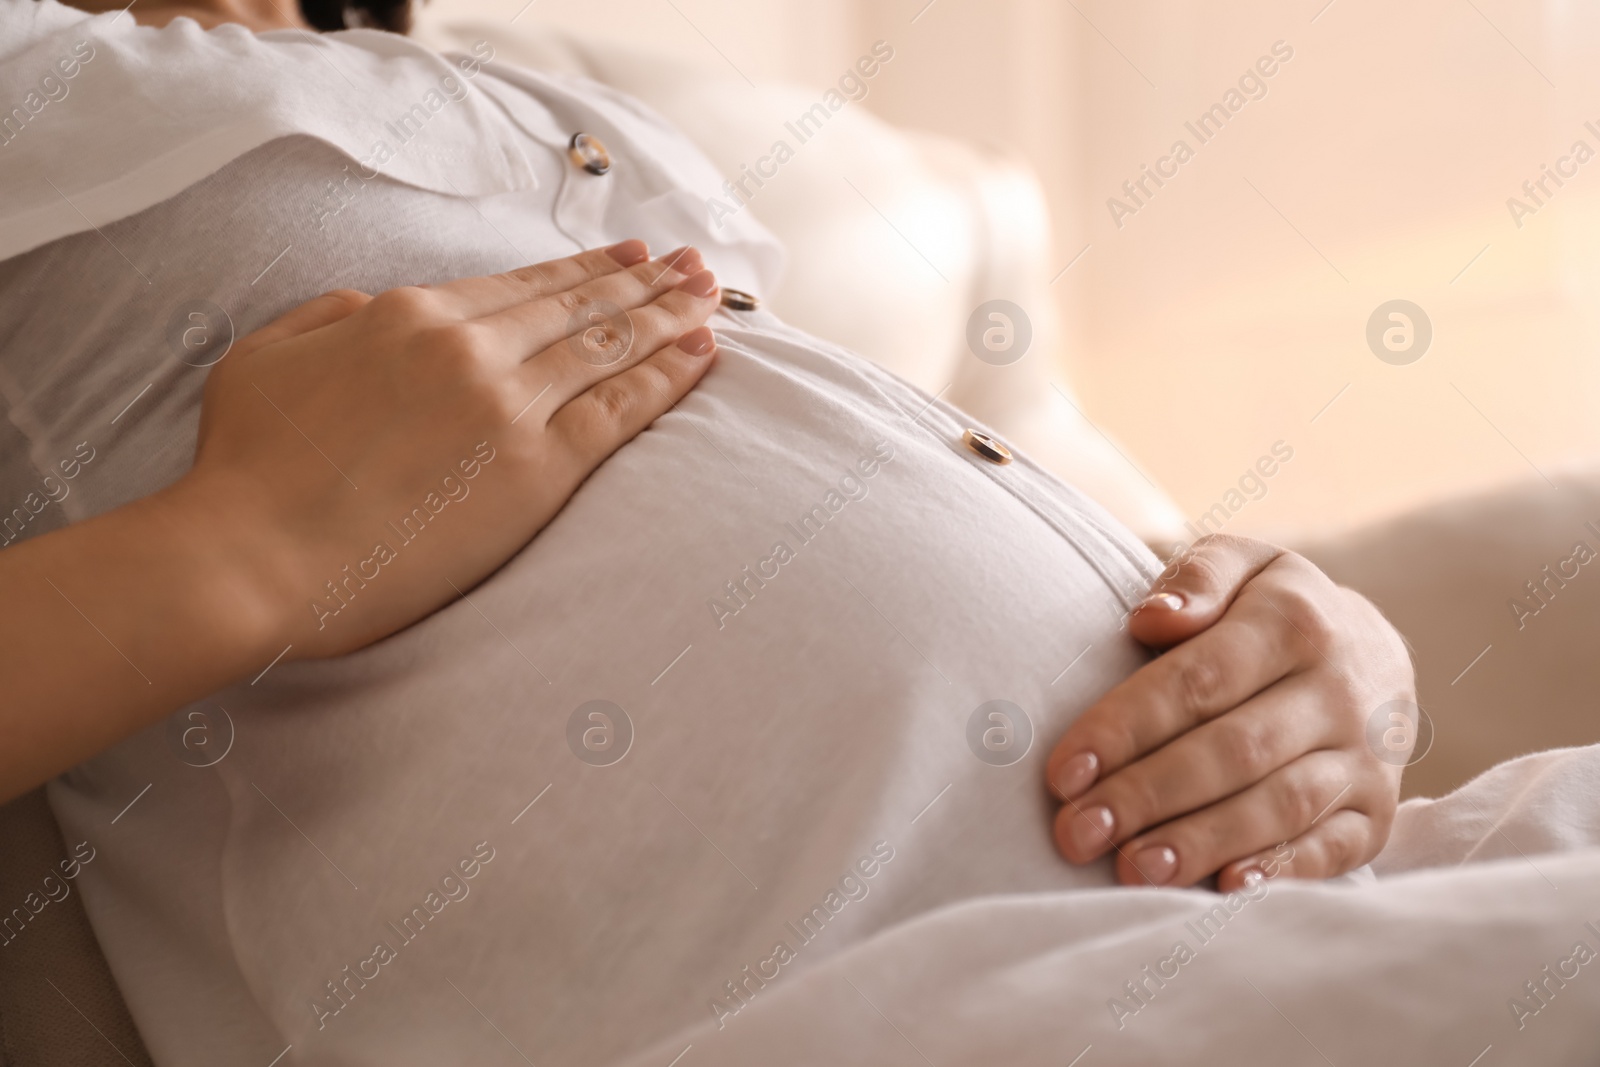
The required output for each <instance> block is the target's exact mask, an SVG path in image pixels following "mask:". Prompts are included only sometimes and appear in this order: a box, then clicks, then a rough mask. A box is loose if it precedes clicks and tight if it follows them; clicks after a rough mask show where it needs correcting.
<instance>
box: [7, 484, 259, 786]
mask: <svg viewBox="0 0 1600 1067" xmlns="http://www.w3.org/2000/svg"><path fill="white" fill-rule="evenodd" d="M205 516H206V509H205V507H204V506H203V505H202V501H201V499H200V494H198V493H197V492H196V491H195V489H194V488H193V487H192V486H191V485H189V484H187V483H184V482H180V483H178V484H177V485H175V486H173V487H171V488H169V489H167V490H164V491H162V492H161V493H158V494H156V495H154V496H151V497H147V498H145V499H142V500H138V501H135V502H134V503H132V504H129V505H127V506H125V507H122V508H118V509H117V510H115V511H112V512H108V513H107V514H104V515H101V516H98V517H96V518H94V519H90V520H88V521H86V522H82V523H77V524H75V525H72V526H69V527H67V528H66V529H63V530H59V531H56V532H55V533H51V534H46V535H44V536H42V537H37V538H34V539H32V540H29V541H26V542H23V543H21V544H19V545H16V546H14V547H12V548H9V549H6V550H4V551H3V552H0V590H3V591H4V592H3V602H4V605H5V610H4V612H0V691H3V692H4V693H5V698H4V700H3V702H0V800H3V799H9V798H11V797H14V796H16V795H18V794H20V793H23V792H25V791H27V790H28V789H30V788H32V787H33V786H35V785H38V784H39V783H40V782H43V781H45V780H47V779H48V778H50V777H51V776H53V775H55V774H58V773H60V772H61V771H63V770H65V769H67V768H68V767H71V766H73V765H74V764H76V763H78V762H80V761H82V760H84V759H87V758H88V757H90V756H92V755H94V754H95V753H97V752H100V751H101V750H103V749H105V748H107V747H108V746H110V745H113V744H115V743H116V742H118V741H120V740H122V739H123V738H125V737H127V736H128V735H130V734H132V733H134V732H136V731H138V730H140V729H142V728H143V727H145V726H147V725H149V724H150V723H152V722H155V721H156V720H158V719H160V718H161V717H162V716H163V715H165V714H167V713H169V712H172V711H174V710H175V709H177V708H180V707H182V706H183V705H185V704H187V703H189V702H191V701H194V700H197V699H199V698H201V697H203V696H205V695H206V694H207V693H210V692H214V691H215V690H217V689H219V688H221V687H223V686H224V685H227V684H228V683H230V682H232V681H235V680H237V679H239V678H241V677H244V676H246V675H247V674H248V673H249V672H251V671H252V670H256V671H259V670H260V669H261V668H262V667H264V666H266V664H267V663H269V662H271V660H272V658H273V657H274V656H275V655H277V654H278V653H279V652H280V651H282V648H281V646H280V647H276V648H275V647H272V646H273V643H274V633H275V624H274V619H273V612H272V610H271V609H270V607H269V605H268V603H267V600H266V598H265V597H264V596H263V595H261V593H260V591H259V590H258V589H257V588H255V587H254V586H253V584H252V583H251V582H250V581H249V580H247V579H246V577H245V576H246V575H248V574H250V573H252V566H251V564H252V562H254V563H255V564H258V565H259V564H260V563H261V562H262V561H260V560H256V561H251V560H249V559H240V558H239V557H240V556H241V555H245V556H248V555H249V554H250V551H251V550H250V549H249V548H247V547H246V546H244V545H242V544H239V543H238V542H237V540H231V541H229V542H227V543H218V541H217V539H216V530H217V527H216V526H215V525H213V524H212V523H210V522H206V521H205Z"/></svg>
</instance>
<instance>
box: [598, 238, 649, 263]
mask: <svg viewBox="0 0 1600 1067" xmlns="http://www.w3.org/2000/svg"><path fill="white" fill-rule="evenodd" d="M606 255H608V256H610V257H611V258H612V259H614V260H616V261H617V262H618V263H621V264H622V265H623V266H624V267H633V266H637V265H638V264H640V263H643V262H644V261H645V260H647V259H649V258H650V246H649V245H647V244H645V243H644V242H643V241H638V240H633V241H623V242H621V243H620V244H614V245H612V246H611V247H610V248H608V249H606Z"/></svg>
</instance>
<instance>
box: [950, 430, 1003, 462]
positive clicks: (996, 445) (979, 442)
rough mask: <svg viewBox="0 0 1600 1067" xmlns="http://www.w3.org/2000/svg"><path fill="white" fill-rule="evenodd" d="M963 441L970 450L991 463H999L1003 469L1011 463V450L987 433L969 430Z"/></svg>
mask: <svg viewBox="0 0 1600 1067" xmlns="http://www.w3.org/2000/svg"><path fill="white" fill-rule="evenodd" d="M961 440H962V441H964V442H966V445H967V447H968V448H970V449H972V450H973V451H974V452H976V453H977V454H978V455H980V456H982V457H983V458H984V459H986V460H988V461H989V462H990V463H998V464H999V465H1000V466H1002V467H1003V466H1005V465H1006V464H1007V463H1010V462H1011V449H1009V448H1007V447H1006V446H1005V445H1003V444H1001V443H1000V442H999V441H996V440H995V439H994V438H992V437H990V436H989V435H988V434H986V433H982V432H981V431H978V430H968V431H967V432H965V433H963V434H962V435H961Z"/></svg>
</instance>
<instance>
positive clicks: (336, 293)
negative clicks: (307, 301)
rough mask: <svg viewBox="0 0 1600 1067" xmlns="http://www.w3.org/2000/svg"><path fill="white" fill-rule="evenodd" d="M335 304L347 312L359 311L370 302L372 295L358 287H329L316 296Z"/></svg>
mask: <svg viewBox="0 0 1600 1067" xmlns="http://www.w3.org/2000/svg"><path fill="white" fill-rule="evenodd" d="M317 299H318V300H326V301H329V302H330V303H333V304H337V305H339V306H341V307H343V308H344V309H345V311H347V312H354V311H360V310H361V309H362V308H364V307H366V306H367V305H368V304H370V303H372V297H370V296H368V295H367V294H366V293H363V292H361V291H360V290H359V289H330V290H328V291H327V292H326V293H323V294H322V295H321V296H319V297H318V298H317Z"/></svg>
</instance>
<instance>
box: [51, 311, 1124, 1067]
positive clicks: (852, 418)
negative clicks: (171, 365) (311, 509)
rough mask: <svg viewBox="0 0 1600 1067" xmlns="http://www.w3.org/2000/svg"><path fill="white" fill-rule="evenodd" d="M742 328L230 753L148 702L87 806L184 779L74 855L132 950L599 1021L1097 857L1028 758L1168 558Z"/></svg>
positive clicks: (235, 696)
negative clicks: (1084, 847)
mask: <svg viewBox="0 0 1600 1067" xmlns="http://www.w3.org/2000/svg"><path fill="white" fill-rule="evenodd" d="M723 338H724V341H725V345H726V347H725V350H724V353H723V357H722V361H721V364H720V365H719V367H718V368H717V369H716V370H715V371H714V372H713V374H712V376H711V377H710V378H709V379H708V380H707V382H706V384H705V385H704V386H703V387H702V388H701V389H700V390H699V391H697V392H696V393H695V394H693V395H692V396H691V397H690V398H688V399H687V400H686V401H685V402H684V403H682V404H681V405H680V406H679V408H678V409H677V410H676V411H674V412H673V413H671V414H669V415H668V416H666V417H664V418H663V419H662V420H660V421H659V422H658V423H657V425H656V426H655V427H653V428H652V429H651V430H650V431H648V432H647V433H646V434H644V435H643V436H642V437H641V438H639V439H638V440H637V441H636V442H634V443H633V444H631V445H629V446H628V447H627V448H625V449H624V450H623V451H621V452H620V453H618V455H617V456H616V457H614V458H613V460H612V461H610V462H609V463H608V464H606V465H605V466H604V467H603V468H602V469H601V470H600V471H598V472H597V473H596V474H595V475H594V477H592V478H591V479H590V481H589V482H588V483H587V484H586V485H585V486H584V487H583V488H582V489H581V490H580V491H579V493H578V494H577V496H576V497H575V498H574V499H573V500H572V501H571V503H570V504H569V505H568V507H567V508H566V509H565V510H564V511H563V512H562V514H561V515H559V516H558V517H557V519H556V520H555V521H554V522H553V523H552V524H551V525H550V526H549V527H548V528H547V529H546V530H545V531H544V532H543V533H542V534H541V535H540V536H539V538H538V539H537V540H536V541H535V542H534V543H533V544H532V545H531V546H530V547H529V548H528V549H526V550H525V551H523V552H522V553H521V554H520V555H518V556H517V557H516V558H515V559H513V560H512V561H510V562H509V563H508V564H507V565H506V566H505V567H504V568H502V569H501V570H500V571H499V572H498V573H497V574H495V575H494V576H493V577H492V578H490V579H489V580H488V581H487V582H485V583H484V584H483V585H481V586H480V587H478V588H477V589H475V590H472V591H470V592H469V593H468V594H467V596H466V597H465V598H464V599H462V600H459V601H457V602H456V603H454V604H452V605H451V606H450V607H448V608H446V609H444V610H442V611H440V612H438V613H437V614H436V615H434V616H433V617H431V618H429V619H427V620H425V621H424V622H422V623H420V624H418V625H416V626H414V627H412V628H410V629H409V630H407V631H405V632H403V633H401V634H399V635H396V636H395V637H393V638H391V639H389V640H387V641H385V642H383V643H381V644H380V645H377V646H374V647H373V648H370V649H367V650H365V651H363V652H361V653H359V654H357V655H354V656H351V657H347V658H345V659H342V660H339V661H333V662H322V663H286V664H280V665H278V666H276V667H274V668H272V669H271V670H270V671H268V672H267V674H266V675H265V676H264V677H263V678H261V679H260V680H259V681H258V682H256V683H255V684H253V685H241V686H239V687H237V688H236V689H235V690H233V691H231V692H228V693H224V694H220V695H219V696H218V697H217V699H216V700H214V701H209V702H207V705H206V707H207V708H212V709H215V708H217V707H226V708H227V709H228V722H229V723H231V724H232V726H231V729H232V730H233V731H234V736H233V744H232V748H231V749H230V750H229V751H228V754H227V755H226V757H225V758H223V759H221V760H220V762H217V763H215V764H214V765H212V766H208V767H205V768H196V767H193V766H190V765H187V764H185V763H184V762H182V761H181V760H178V759H174V758H173V753H174V751H176V750H175V749H174V748H173V747H172V746H171V745H170V744H169V743H168V740H169V738H168V733H167V732H163V731H152V732H150V733H147V734H146V735H142V736H141V737H139V738H136V739H134V740H133V741H130V742H129V743H128V744H126V745H124V746H122V747H121V748H119V749H116V750H113V751H112V752H111V753H108V754H107V755H106V756H104V757H102V758H101V759H100V760H97V761H95V762H94V763H93V764H91V765H89V766H88V767H86V768H85V769H84V770H82V771H80V772H79V773H78V774H76V775H75V776H74V779H73V780H72V782H71V783H70V784H69V786H68V787H67V789H66V790H65V792H67V793H75V794H76V795H75V797H73V796H63V797H60V798H58V804H57V807H58V811H59V812H61V814H62V818H63V822H64V823H65V822H71V821H72V820H73V819H74V818H75V817H76V816H75V814H74V813H79V814H81V815H82V817H83V819H84V820H85V824H86V825H87V823H88V821H89V820H90V816H91V814H93V813H96V812H97V811H98V809H97V807H96V805H97V804H110V803H112V802H113V801H114V800H122V799H125V798H124V796H123V791H124V790H125V789H126V788H127V786H128V785H129V784H132V783H134V782H136V781H137V782H141V783H142V782H146V781H151V780H152V779H154V780H155V783H156V784H155V787H154V788H152V790H151V793H150V798H149V800H148V801H147V803H148V804H149V805H150V808H149V813H150V814H149V815H148V816H147V818H152V817H156V816H158V815H160V814H161V813H166V818H167V821H166V822H165V823H162V822H160V821H159V820H158V821H157V822H156V823H155V827H156V828H154V829H148V830H141V831H140V834H142V835H143V836H142V837H141V836H138V835H132V834H130V835H128V836H127V837H126V838H125V839H121V840H107V841H106V843H105V844H103V845H101V846H100V847H101V852H102V854H103V855H104V856H105V857H106V858H105V860H103V861H102V862H101V863H97V866H99V867H100V868H101V870H100V872H99V877H100V881H99V882H98V883H96V884H95V885H92V886H86V887H85V893H86V897H91V898H92V897H98V900H96V899H90V901H89V903H90V906H91V911H92V913H94V914H95V915H96V918H97V926H98V927H100V932H101V938H102V941H103V942H104V943H105V945H106V949H107V952H108V955H109V956H110V957H111V959H112V961H113V964H114V966H118V967H119V970H118V973H119V977H120V976H122V975H124V974H125V973H127V974H136V973H137V972H138V971H139V969H140V968H141V967H155V966H157V965H158V963H159V965H160V966H162V967H164V968H166V970H167V971H168V972H174V971H177V972H182V971H184V970H185V969H188V970H190V971H194V970H201V969H203V970H206V971H207V977H206V983H207V984H209V985H210V986H213V987H217V988H221V989H224V990H227V989H231V990H232V995H231V997H230V996H227V995H225V994H223V993H213V994H211V995H212V996H214V997H216V998H218V999H217V1000H216V1003H217V1004H218V1005H219V1007H217V1008H216V1010H217V1011H240V1012H244V1011H247V1010H248V1011H250V1012H254V1013H256V1015H257V1016H258V1018H257V1020H256V1022H257V1028H258V1029H264V1030H270V1031H272V1032H275V1033H276V1035H277V1036H278V1037H280V1038H281V1039H282V1041H283V1042H292V1043H293V1044H294V1047H295V1055H296V1056H298V1057H301V1059H300V1061H299V1062H306V1063H321V1062H328V1063H341V1064H343V1063H350V1064H355V1063H361V1064H365V1063H373V1064H377V1063H389V1064H392V1063H439V1062H457V1061H458V1060H461V1061H470V1062H474V1063H495V1062H500V1061H502V1060H503V1061H505V1062H508V1063H514V1062H522V1061H521V1059H520V1058H519V1056H521V1055H527V1056H529V1057H531V1058H532V1059H533V1060H534V1061H535V1062H546V1061H553V1062H571V1063H588V1062H604V1061H605V1060H606V1059H607V1058H609V1057H611V1056H613V1055H618V1054H621V1053H624V1052H626V1051H628V1050H631V1049H634V1048H637V1047H639V1046H640V1045H642V1044H645V1043H648V1042H650V1041H653V1040H658V1039H660V1038H661V1037H662V1036H663V1035H664V1034H669V1033H671V1032H672V1031H673V1030H675V1029H677V1028H679V1027H682V1026H684V1025H687V1024H689V1023H691V1022H699V1021H701V1020H703V1019H705V1018H707V1017H715V1018H716V1019H717V1020H718V1021H719V1023H720V1024H721V1025H723V1026H738V1025H739V1017H738V1016H739V1012H740V1011H741V1010H742V1008H743V1006H744V1005H745V1004H748V1003H750V1002H752V1001H753V1000H754V999H756V998H759V997H760V996H762V995H763V993H764V991H766V990H769V989H770V988H771V987H772V985H773V983H782V982H784V981H785V980H786V979H788V978H789V977H791V976H792V975H793V974H794V973H797V972H798V971H799V970H801V969H804V968H806V967H808V966H810V965H812V964H814V963H815V962H816V961H818V960H821V959H824V958H826V957H827V956H828V955H830V954H832V953H835V952H837V951H839V950H840V949H842V948H844V947H847V946H849V945H850V944H852V943H854V942H857V941H859V940H860V939H862V938H863V937H866V936H869V935H870V934H872V933H874V932H876V931H879V930H882V929H885V928H887V927H889V926H891V925H893V924H894V923H895V922H897V921H899V920H901V919H903V918H905V917H908V916H910V915H914V914H918V913H920V912H923V911H926V910H927V909H929V908H934V907H938V906H940V905H943V904H947V903H951V902H954V901H957V900H962V899H966V898H970V897H973V896H977V895H983V894H990V893H1002V892H1019V891H1029V890H1040V889H1047V888H1050V889H1059V888H1063V887H1071V886H1087V885H1104V884H1109V882H1110V878H1109V875H1108V872H1107V870H1106V868H1104V867H1100V866H1097V867H1093V868H1088V869H1075V868H1072V867H1070V866H1068V865H1066V864H1065V863H1064V862H1063V861H1061V860H1060V859H1059V858H1058V857H1057V856H1056V855H1055V854H1054V852H1053V850H1052V848H1051V845H1050V841H1049V835H1048V827H1049V820H1050V817H1051V814H1052V805H1051V804H1050V803H1049V801H1048V799H1047V797H1046V795H1045V793H1044V788H1043V785H1042V766H1043V761H1044V758H1045V756H1046V754H1047V753H1048V751H1049V748H1050V746H1051V745H1052V744H1053V742H1054V740H1055V738H1056V737H1057V736H1058V735H1059V733H1060V732H1061V730H1062V729H1063V727H1064V726H1065V724H1066V723H1067V722H1068V721H1070V720H1071V718H1072V717H1073V716H1075V715H1077V714H1078V713H1079V712H1080V711H1082V709H1083V708H1084V707H1086V706H1087V705H1088V704H1089V703H1090V702H1091V701H1092V700H1093V699H1094V698H1095V697H1096V696H1098V695H1099V694H1100V693H1101V692H1103V691H1104V690H1105V689H1106V688H1108V687H1109V686H1110V685H1112V684H1114V683H1115V682H1116V681H1117V680H1119V679H1120V678H1122V677H1124V676H1126V674H1127V673H1128V672H1130V671H1131V670H1133V669H1135V668H1136V667H1137V666H1138V665H1139V663H1141V662H1143V658H1144V654H1143V653H1142V652H1141V651H1140V650H1139V649H1138V648H1137V647H1136V646H1135V645H1134V644H1133V643H1132V642H1131V641H1130V640H1129V639H1128V638H1127V636H1126V633H1125V631H1124V630H1123V628H1122V619H1123V615H1124V612H1125V611H1126V610H1127V607H1128V606H1129V604H1130V603H1131V602H1132V601H1133V599H1134V598H1136V597H1137V596H1138V595H1140V593H1141V592H1142V587H1143V584H1144V583H1145V581H1146V580H1147V579H1148V577H1149V574H1150V570H1149V568H1150V564H1151V560H1150V559H1149V557H1148V556H1147V555H1146V554H1144V552H1143V550H1142V548H1140V547H1139V546H1137V545H1135V544H1134V543H1133V542H1132V540H1131V538H1130V537H1127V536H1126V535H1124V534H1121V533H1119V532H1117V531H1115V530H1113V529H1111V528H1110V527H1109V520H1107V519H1105V518H1104V517H1103V516H1101V515H1099V513H1098V512H1097V511H1095V510H1094V509H1092V508H1090V507H1088V506H1087V505H1085V504H1084V503H1083V502H1082V501H1081V500H1079V499H1078V498H1077V497H1076V495H1075V494H1073V493H1072V492H1071V491H1070V490H1067V489H1065V488H1064V487H1062V486H1060V485H1059V484H1057V483H1055V482H1054V481H1053V480H1052V479H1050V478H1049V477H1048V476H1046V475H1043V474H1042V473H1040V472H1039V471H1037V470H1036V469H1034V468H1032V467H1031V465H1029V464H1028V463H1026V462H1025V461H1021V462H1018V463H1014V464H1011V465H1009V466H1004V467H1002V466H996V465H993V464H991V463H989V462H988V461H986V460H984V459H982V458H980V457H978V456H976V455H975V454H973V453H972V452H970V451H968V450H967V449H965V448H964V447H963V446H962V444H961V439H960V433H961V429H962V424H961V423H960V422H959V421H958V418H957V416H955V415H954V413H952V412H949V411H947V410H946V409H944V408H942V407H940V406H938V405H934V406H932V407H929V408H927V409H926V410H925V411H922V412H921V414H920V416H919V409H922V408H923V406H924V404H926V401H925V400H924V399H923V398H920V397H918V396H917V395H915V394H914V393H913V392H912V391H910V390H908V389H906V388H904V387H903V386H901V385H900V384H899V383H898V382H896V381H894V380H892V379H889V378H887V377H886V376H884V375H882V374H880V373H879V372H877V371H875V370H873V369H872V368H870V367H867V366H865V365H863V364H862V363H861V362H860V361H857V360H854V359H851V358H846V357H844V356H842V355H840V354H838V353H834V352H832V351H830V350H828V349H826V348H825V347H823V346H820V345H817V344H815V343H811V342H808V341H805V340H804V339H802V338H800V337H798V335H795V334H793V333H791V332H790V331H787V330H785V329H783V328H782V327H780V326H777V325H776V324H764V327H763V328H762V329H736V328H728V329H725V330H724V332H723ZM474 502H475V501H474V498H472V497H469V498H467V499H466V500H463V501H461V502H459V503H458V504H452V505H451V508H450V509H449V513H448V516H447V517H448V518H449V520H450V521H472V518H473V516H472V508H473V504H474ZM420 536H424V537H425V536H427V534H426V531H424V532H423V533H421V534H420ZM378 580H381V578H380V579H378ZM357 595H359V593H357ZM329 625H337V619H336V618H335V619H331V620H330V621H329ZM210 714H212V715H213V716H215V711H212V712H210ZM219 721H220V720H219ZM190 762H191V763H193V762H196V761H194V760H191V761H190ZM135 788H136V787H135ZM174 813H177V814H174ZM96 817H97V816H96ZM69 836H71V828H69ZM97 840H98V839H97ZM124 840H125V842H126V843H124ZM153 855H159V856H162V857H166V859H164V860H163V864H162V865H161V866H162V870H160V871H158V870H156V869H155V868H156V867H157V866H158V865H157V864H156V863H155V861H153V860H152V859H151V856H153ZM172 857H178V858H179V862H177V863H176V864H175V863H174V861H173V860H172V859H171V858H172ZM173 866H176V867H181V868H184V869H187V870H189V871H190V872H191V875H190V876H189V877H187V878H180V877H177V876H175V875H173V874H171V873H170V872H169V871H168V868H170V867H173ZM193 872H203V873H201V874H198V875H196V874H194V873H193ZM158 894H159V897H158ZM178 898H181V901H182V904H181V906H180V905H179V904H175V903H173V901H174V899H178ZM113 901H114V902H115V907H113V906H112V903H111V902H113ZM158 901H159V902H158ZM135 926H139V927H140V928H142V929H146V930H149V929H157V930H161V929H165V930H166V931H167V935H168V936H165V937H157V936H151V935H149V934H140V933H137V932H135V929H134V928H135ZM197 931H198V932H197ZM119 957H121V958H120V960H119ZM161 957H165V958H164V959H162V958H161ZM128 984H129V983H128V982H127V981H126V980H124V985H125V986H127V985H128ZM195 984H196V985H199V984H202V983H200V981H199V979H196V980H195ZM130 999H132V998H130ZM241 1005H248V1008H246V1007H241ZM135 1007H136V1014H138V1015H139V1018H140V1023H141V1027H142V1028H146V1029H147V1032H148V1030H149V1028H150V1027H151V1026H154V1027H156V1028H158V1029H159V1028H160V1027H161V1026H163V1025H167V1024H170V1025H171V1026H173V1027H177V1026H179V1025H182V1026H184V1027H192V1026H193V1025H194V1022H193V1016H192V1014H189V1015H185V1010H186V1009H185V1007H184V1006H183V1005H181V1004H172V1005H171V1006H170V1008H167V1007H164V1006H163V1005H162V1004H160V1003H156V1002H154V1001H141V1002H140V1003H139V1004H136V1005H135ZM152 1015H154V1016H163V1015H165V1017H162V1018H151V1016H152ZM485 1020H491V1021H492V1023H493V1026H492V1027H490V1026H485V1025H484V1023H485ZM495 1028H498V1032H497V1030H496V1029H495ZM263 1040H265V1039H263ZM508 1046H514V1047H515V1049H516V1050H519V1051H513V1049H512V1048H511V1047H508ZM280 1047H281V1044H280ZM173 1062H183V1054H182V1053H181V1051H180V1052H175V1054H174V1057H173Z"/></svg>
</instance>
